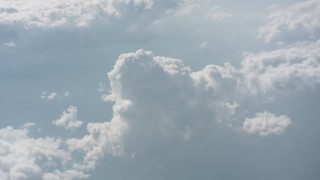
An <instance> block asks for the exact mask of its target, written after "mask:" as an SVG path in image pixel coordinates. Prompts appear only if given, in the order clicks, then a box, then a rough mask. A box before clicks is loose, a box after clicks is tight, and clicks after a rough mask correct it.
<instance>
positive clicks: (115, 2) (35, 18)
mask: <svg viewBox="0 0 320 180" xmlns="http://www.w3.org/2000/svg"><path fill="white" fill-rule="evenodd" d="M153 3H154V2H153V0H95V1H90V2H87V1H63V0H56V1H41V0H33V1H28V2H26V1H24V0H17V1H1V2H0V23H1V24H15V23H19V24H22V25H23V26H25V27H41V28H47V27H57V26H63V25H71V26H73V25H74V26H86V25H88V23H90V22H91V21H92V20H94V19H95V18H99V16H107V17H119V16H121V15H122V13H124V12H125V11H126V9H127V8H126V7H129V6H132V7H133V8H135V9H150V8H152V6H153Z"/></svg>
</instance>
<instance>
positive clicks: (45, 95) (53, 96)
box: [40, 91, 58, 100]
mask: <svg viewBox="0 0 320 180" xmlns="http://www.w3.org/2000/svg"><path fill="white" fill-rule="evenodd" d="M57 96H58V94H57V93H55V92H52V93H48V92H47V91H43V92H42V93H41V96H40V98H41V99H46V100H54V99H56V98H57Z"/></svg>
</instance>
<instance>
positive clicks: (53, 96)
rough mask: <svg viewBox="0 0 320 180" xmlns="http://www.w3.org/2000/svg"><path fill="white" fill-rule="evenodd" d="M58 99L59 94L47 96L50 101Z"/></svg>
mask: <svg viewBox="0 0 320 180" xmlns="http://www.w3.org/2000/svg"><path fill="white" fill-rule="evenodd" d="M56 97H57V93H51V94H49V95H48V96H47V99H48V100H53V99H54V98H56Z"/></svg>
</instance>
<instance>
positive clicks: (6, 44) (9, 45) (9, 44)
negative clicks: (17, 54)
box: [3, 42, 16, 47]
mask: <svg viewBox="0 0 320 180" xmlns="http://www.w3.org/2000/svg"><path fill="white" fill-rule="evenodd" d="M3 45H4V46H8V47H15V46H16V44H15V43H14V42H5V43H3Z"/></svg>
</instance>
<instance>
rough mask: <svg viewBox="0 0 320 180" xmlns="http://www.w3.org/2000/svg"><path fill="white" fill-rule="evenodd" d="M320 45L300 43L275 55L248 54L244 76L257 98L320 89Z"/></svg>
mask: <svg viewBox="0 0 320 180" xmlns="http://www.w3.org/2000/svg"><path fill="white" fill-rule="evenodd" d="M319 52H320V42H319V41H316V42H312V41H311V42H309V41H306V42H299V43H296V44H294V45H289V46H288V47H284V48H281V49H277V50H273V51H263V52H260V53H257V54H253V53H246V54H245V55H244V60H243V61H242V68H241V71H242V74H243V76H244V78H243V79H244V85H245V87H246V90H247V91H249V92H250V91H251V92H252V93H253V94H264V95H266V94H269V95H272V94H275V93H279V92H280V93H288V92H294V91H299V90H304V89H305V88H315V87H318V86H319V85H320V61H319V60H320V56H319Z"/></svg>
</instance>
